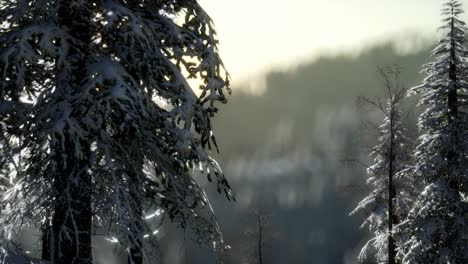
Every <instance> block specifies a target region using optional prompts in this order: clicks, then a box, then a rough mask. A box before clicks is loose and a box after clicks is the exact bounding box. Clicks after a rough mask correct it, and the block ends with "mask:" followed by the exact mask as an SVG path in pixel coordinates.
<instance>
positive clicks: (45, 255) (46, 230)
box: [41, 221, 52, 261]
mask: <svg viewBox="0 0 468 264" xmlns="http://www.w3.org/2000/svg"><path fill="white" fill-rule="evenodd" d="M41 231H42V260H46V261H51V260H52V256H51V254H50V253H51V251H50V246H51V245H50V243H51V235H52V233H51V226H50V223H49V221H46V222H45V223H44V225H43V226H42V230H41Z"/></svg>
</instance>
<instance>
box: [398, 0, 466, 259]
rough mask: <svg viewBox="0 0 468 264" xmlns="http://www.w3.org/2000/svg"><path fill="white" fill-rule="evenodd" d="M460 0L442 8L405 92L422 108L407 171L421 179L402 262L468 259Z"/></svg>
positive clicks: (406, 229)
mask: <svg viewBox="0 0 468 264" xmlns="http://www.w3.org/2000/svg"><path fill="white" fill-rule="evenodd" d="M461 14H463V10H462V4H461V3H460V1H457V0H448V1H446V3H444V6H443V9H442V15H443V20H442V22H443V26H442V27H441V28H440V30H441V31H442V32H443V33H442V34H441V37H440V39H439V42H438V45H437V47H436V48H435V49H434V51H433V56H434V57H435V58H436V61H435V62H431V63H428V64H427V65H425V72H426V74H427V77H426V79H425V80H424V81H423V83H422V84H421V85H419V86H417V87H415V88H412V89H411V91H412V93H413V94H418V95H419V96H420V103H419V104H420V105H422V106H424V107H425V110H424V112H423V113H422V114H421V116H420V118H419V122H418V125H419V129H420V131H421V133H422V135H421V136H420V138H419V145H418V146H417V148H416V151H415V155H414V156H415V166H414V169H413V171H412V174H413V176H414V177H415V179H416V180H417V181H419V182H422V183H423V186H424V187H423V188H422V190H421V193H420V194H419V196H418V198H417V200H416V201H415V203H414V205H413V208H412V209H411V211H410V213H409V215H408V217H407V219H406V220H405V223H404V224H403V225H402V233H403V234H405V235H406V238H405V239H404V242H405V244H404V246H403V247H402V248H401V250H400V253H401V254H402V260H403V263H408V264H409V263H411V264H418V263H468V255H467V253H468V251H467V250H466V249H467V248H468V229H467V223H468V222H467V218H466V215H467V212H468V210H467V209H468V207H467V202H466V200H464V198H463V193H462V192H463V186H466V183H467V176H468V175H467V173H468V168H467V164H468V161H467V152H466V140H467V139H468V133H467V131H468V130H467V113H466V109H467V108H466V89H467V88H468V85H467V83H466V80H467V73H468V71H467V70H468V69H467V66H466V62H467V55H468V53H467V49H466V48H465V46H464V45H465V31H466V28H465V23H464V22H463V21H462V20H461V19H460V16H461Z"/></svg>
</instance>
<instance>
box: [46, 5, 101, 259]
mask: <svg viewBox="0 0 468 264" xmlns="http://www.w3.org/2000/svg"><path fill="white" fill-rule="evenodd" d="M57 4H58V20H59V21H58V24H59V25H60V26H61V27H62V28H63V29H64V30H65V31H66V32H67V33H68V34H69V35H70V36H71V37H72V38H74V39H75V40H78V42H75V43H74V45H71V47H72V48H70V49H69V51H68V54H67V61H68V63H69V64H70V65H71V68H69V69H60V67H57V74H58V75H60V74H63V72H64V71H71V74H70V76H69V79H67V80H64V82H65V83H60V82H57V89H58V91H60V92H62V93H63V95H64V96H71V95H73V94H74V93H79V92H80V90H81V89H80V84H81V83H82V80H83V78H84V77H85V68H86V57H87V56H88V55H89V50H88V45H89V43H90V42H91V36H90V25H89V22H88V21H89V18H90V11H89V9H88V8H87V7H88V6H90V4H88V3H86V4H80V5H79V6H74V7H73V8H70V4H71V3H70V1H65V0H60V1H58V3H57ZM62 41H70V40H69V39H67V40H62ZM76 43H80V44H78V45H77V44H76ZM70 44H71V43H70ZM81 110H82V109H74V108H73V109H72V113H71V115H72V117H74V118H76V119H78V120H79V119H80V116H81V114H80V111H81ZM63 141H64V142H63V145H62V144H61V143H57V144H56V145H54V146H51V147H52V152H53V155H54V159H55V162H56V166H57V169H56V173H55V175H54V176H53V177H54V183H53V195H54V198H55V199H54V208H53V211H54V212H53V215H52V228H51V231H52V235H51V243H50V244H51V246H52V247H51V248H50V249H49V250H50V251H51V255H52V256H53V263H54V264H90V263H92V252H91V251H92V248H91V229H92V210H91V193H92V179H91V175H90V174H89V172H88V169H89V166H90V164H89V163H88V160H89V158H90V143H89V142H86V141H83V140H82V141H80V142H79V144H80V150H81V152H82V155H81V156H79V157H77V156H76V155H75V153H76V149H75V147H76V144H77V142H74V141H72V140H71V139H70V138H69V136H68V135H67V134H66V133H65V134H64V138H63ZM44 251H46V252H47V248H44Z"/></svg>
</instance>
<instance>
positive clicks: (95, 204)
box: [0, 0, 232, 264]
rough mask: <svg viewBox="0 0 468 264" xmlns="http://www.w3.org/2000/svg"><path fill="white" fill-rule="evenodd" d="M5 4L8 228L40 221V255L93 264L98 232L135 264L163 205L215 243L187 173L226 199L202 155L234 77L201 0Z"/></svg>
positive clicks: (2, 61)
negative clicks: (17, 172)
mask: <svg viewBox="0 0 468 264" xmlns="http://www.w3.org/2000/svg"><path fill="white" fill-rule="evenodd" d="M0 10H2V12H1V13H0V25H1V26H0V73H1V74H2V76H1V78H0V114H1V116H0V122H1V124H2V125H3V124H7V123H8V124H9V126H11V127H12V128H13V130H14V131H15V133H10V132H8V131H7V132H6V134H5V135H4V137H5V140H6V141H8V142H11V141H15V140H16V139H17V138H21V139H22V140H21V143H20V144H19V145H18V146H17V147H12V148H10V147H8V148H7V147H5V148H2V150H5V151H6V152H5V153H4V154H3V153H2V160H1V162H2V163H1V164H2V165H3V168H11V164H12V161H13V160H17V158H16V157H18V155H23V157H24V158H23V159H22V165H21V166H22V168H24V173H23V174H22V176H21V177H20V178H19V180H18V181H17V182H16V183H15V184H14V186H12V187H11V188H8V189H7V191H6V193H5V194H4V196H3V204H2V225H3V228H4V231H5V232H4V233H5V234H6V235H7V236H9V234H12V233H14V232H16V231H19V230H21V229H22V228H23V227H24V226H25V225H34V226H37V225H38V223H42V224H41V226H37V227H38V228H41V229H42V230H43V231H44V235H43V241H44V243H43V250H44V254H43V255H44V258H47V255H49V256H51V259H52V261H54V263H57V264H61V263H66V264H68V263H91V262H92V255H91V231H92V229H93V225H94V228H95V229H98V228H101V227H105V228H106V229H107V230H109V235H110V236H112V237H114V239H115V240H116V241H118V242H119V243H120V244H121V245H122V246H123V247H124V248H127V249H128V251H129V262H130V263H134V264H140V263H143V262H144V259H145V256H146V255H149V254H151V252H152V250H151V248H149V247H147V246H145V245H151V243H150V241H151V239H152V234H153V233H155V231H156V230H153V229H152V228H153V226H154V225H153V224H152V221H153V218H152V217H151V216H153V215H154V212H159V211H160V210H162V211H163V212H164V214H167V215H168V216H169V217H170V218H171V219H172V220H173V221H176V222H178V223H180V225H181V226H182V227H183V228H189V227H190V230H192V231H193V233H194V234H195V237H196V239H197V241H198V242H200V243H202V244H206V245H214V249H215V250H219V249H222V248H223V247H224V246H223V240H222V237H221V233H220V230H219V228H218V226H217V223H216V220H215V217H214V213H213V211H212V209H211V206H210V205H209V201H208V198H207V197H206V194H205V192H204V190H203V189H202V188H201V187H200V186H199V185H198V184H197V182H196V181H195V179H194V178H193V174H194V173H198V174H199V173H203V174H205V175H206V176H207V177H208V179H209V180H210V181H212V180H216V181H217V189H218V192H220V193H221V192H223V193H225V195H226V197H227V198H228V199H231V198H232V194H231V189H230V187H229V184H228V182H227V181H226V179H225V178H224V175H223V173H222V171H221V169H220V168H219V166H218V164H217V163H216V161H215V160H214V159H213V158H212V157H211V156H210V150H211V148H212V147H216V148H217V146H216V141H215V138H214V135H213V131H212V125H211V118H212V117H213V116H214V114H215V113H216V112H217V110H218V109H217V106H216V104H217V102H221V103H225V102H226V97H225V93H226V91H229V92H230V90H229V88H228V85H229V77H228V74H227V73H226V71H225V70H224V66H223V64H222V61H221V59H220V57H219V55H218V49H217V44H218V40H217V39H216V32H215V30H214V28H213V23H212V21H211V19H210V18H209V16H208V15H207V14H206V13H205V11H204V10H203V9H202V8H201V6H200V5H199V4H198V2H197V1H196V0H180V1H179V0H176V1H139V0H130V1H124V0H93V1H78V0H71V1H64V0H56V1H51V0H37V1H30V0H17V1H13V0H5V1H0ZM180 18H182V19H180ZM188 79H197V80H198V81H199V93H197V92H196V89H193V88H192V87H191V86H190V85H189V84H188V82H187V80H188ZM12 119H13V121H11V120H12ZM10 123H11V125H10ZM2 146H7V145H2ZM3 157H11V158H8V159H4V158H3ZM48 234H50V235H48ZM4 242H8V240H4ZM48 244H49V245H50V246H48ZM5 246H8V245H5ZM48 252H50V254H48Z"/></svg>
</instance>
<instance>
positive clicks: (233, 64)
mask: <svg viewBox="0 0 468 264" xmlns="http://www.w3.org/2000/svg"><path fill="white" fill-rule="evenodd" d="M199 2H200V3H201V5H202V6H203V7H204V8H205V10H206V11H207V12H208V13H209V14H210V15H211V17H212V18H213V20H214V21H215V24H216V28H217V30H218V35H219V38H220V41H221V45H220V49H221V55H222V57H223V59H224V62H225V64H226V66H227V68H228V70H229V71H230V73H231V75H232V77H233V83H234V85H236V84H243V83H245V82H249V83H250V84H251V85H253V86H257V87H256V88H260V89H261V86H262V84H261V83H259V79H258V76H261V74H262V73H265V72H267V71H268V70H270V69H272V68H278V67H279V68H289V67H292V66H294V65H296V64H297V63H300V62H304V61H308V60H313V58H316V57H317V56H320V55H322V54H334V53H342V52H350V53H357V52H358V51H359V50H360V49H362V48H363V47H365V46H368V45H371V44H372V43H376V42H382V41H388V40H392V39H394V38H397V39H396V40H395V41H398V42H399V43H401V44H403V45H404V44H408V43H407V42H408V39H405V38H407V36H408V35H409V34H411V33H419V34H420V35H421V36H432V35H434V34H435V32H436V29H437V27H438V26H439V24H440V23H439V21H440V15H439V14H440V8H441V4H442V2H443V1H442V0H229V1H228V0H199ZM462 2H463V3H464V4H465V6H466V7H467V8H468V0H464V1H462ZM465 18H466V16H465ZM406 46H407V45H406ZM252 88H253V87H252ZM256 88H255V89H256Z"/></svg>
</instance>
